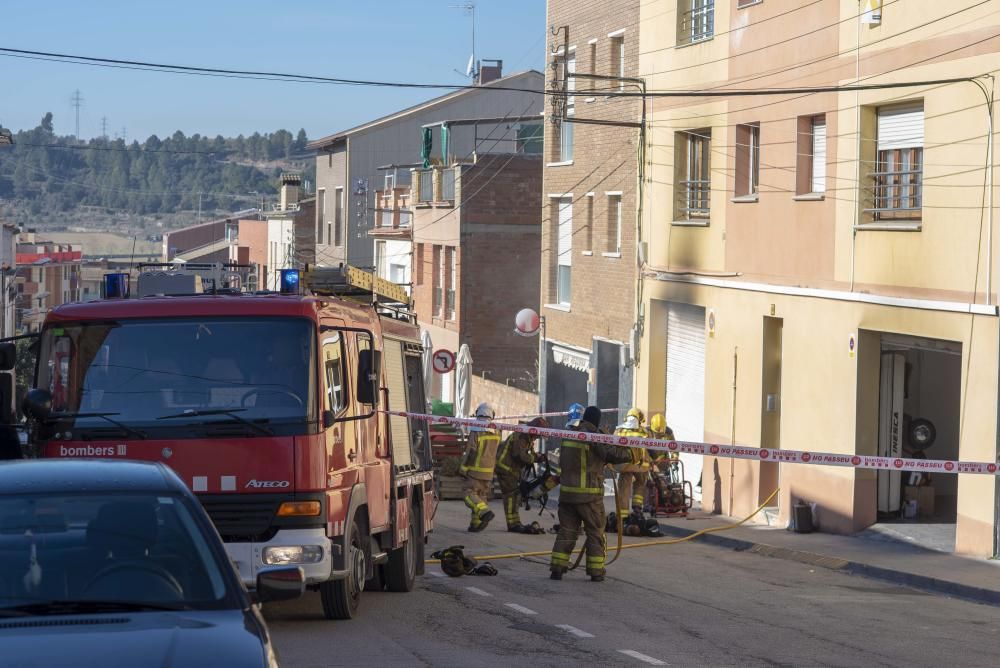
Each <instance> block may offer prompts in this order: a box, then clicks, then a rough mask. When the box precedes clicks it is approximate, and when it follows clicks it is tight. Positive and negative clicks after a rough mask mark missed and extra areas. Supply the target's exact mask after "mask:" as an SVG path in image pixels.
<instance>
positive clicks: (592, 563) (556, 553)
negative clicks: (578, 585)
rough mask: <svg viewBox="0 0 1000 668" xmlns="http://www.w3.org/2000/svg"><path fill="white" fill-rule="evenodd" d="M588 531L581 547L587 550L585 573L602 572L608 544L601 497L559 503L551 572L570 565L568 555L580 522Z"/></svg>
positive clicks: (571, 552)
mask: <svg viewBox="0 0 1000 668" xmlns="http://www.w3.org/2000/svg"><path fill="white" fill-rule="evenodd" d="M581 524H582V525H583V531H584V533H586V534H587V540H586V542H585V543H584V547H585V549H586V552H587V575H604V557H605V555H606V554H607V551H608V546H607V542H606V540H605V537H604V499H601V498H598V499H594V500H593V501H584V502H583V503H566V502H563V501H560V502H559V533H558V535H557V536H556V542H555V545H553V546H552V561H551V563H550V566H549V567H550V568H551V570H553V571H559V572H562V571H565V570H566V569H568V568H569V565H570V555H572V554H573V548H575V547H576V538H577V536H579V535H580V525H581Z"/></svg>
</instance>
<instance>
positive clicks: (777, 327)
mask: <svg viewBox="0 0 1000 668" xmlns="http://www.w3.org/2000/svg"><path fill="white" fill-rule="evenodd" d="M783 325H784V321H783V320H782V319H781V318H771V317H765V318H764V345H763V347H762V356H763V359H762V360H761V388H760V393H761V407H760V447H762V448H767V449H769V450H777V449H779V448H780V447H781V334H782V329H783ZM779 471H780V465H779V464H778V463H777V462H761V464H760V481H759V485H758V489H757V497H758V498H757V503H762V502H763V501H764V499H766V498H767V497H768V496H770V495H771V492H773V491H774V490H775V488H777V487H778V484H779V482H778V477H779Z"/></svg>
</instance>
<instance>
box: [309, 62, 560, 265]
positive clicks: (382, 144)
mask: <svg viewBox="0 0 1000 668" xmlns="http://www.w3.org/2000/svg"><path fill="white" fill-rule="evenodd" d="M501 65H502V63H500V62H499V61H498V63H497V66H496V67H490V68H486V67H484V68H483V70H482V72H483V76H482V82H481V83H480V85H478V86H476V87H469V88H464V89H462V90H458V91H454V92H451V93H448V94H446V95H442V96H440V97H437V98H434V99H432V100H428V101H427V102H423V103H421V104H418V105H415V106H413V107H409V108H408V109H403V110H402V111H399V112H396V113H393V114H389V115H388V116H383V117H382V118H378V119H375V120H373V121H370V122H367V123H363V124H361V125H358V126H356V127H353V128H350V129H348V130H343V131H341V132H337V133H335V134H332V135H329V136H327V137H323V138H322V139H317V140H316V141H313V142H311V143H310V144H308V148H309V149H312V150H315V151H316V152H317V156H316V227H315V234H316V237H315V253H316V262H317V264H320V265H325V266H337V265H338V264H340V263H344V262H346V263H348V264H351V265H354V266H359V267H366V268H373V267H374V266H375V257H374V253H373V246H372V242H371V240H370V239H369V238H368V234H367V233H368V231H369V230H371V229H372V228H373V227H375V215H376V214H375V209H376V206H377V204H376V191H379V190H388V189H392V188H394V187H399V186H406V185H409V172H408V170H405V169H404V170H384V169H383V170H380V166H385V165H393V164H400V165H402V164H407V163H412V162H413V161H414V159H415V158H418V157H421V153H422V150H423V153H424V156H423V157H425V158H426V159H427V160H428V162H429V163H430V164H451V163H452V162H455V161H464V160H469V159H472V158H473V156H475V155H476V154H483V153H508V154H509V153H513V152H515V147H516V146H517V145H518V144H519V142H523V141H524V137H523V131H522V129H521V127H522V124H524V123H529V124H530V125H531V126H532V132H534V127H535V126H537V124H538V120H539V119H540V114H541V112H542V109H543V105H544V99H543V97H544V96H543V95H541V92H542V85H543V80H544V77H543V75H542V74H541V73H540V72H536V71H534V70H529V71H526V72H520V73H517V74H512V75H510V76H506V77H502V76H501V67H500V66H501ZM487 72H489V74H487ZM490 77H497V78H495V79H491V78H490ZM442 119H464V120H466V121H468V120H470V119H480V120H481V122H480V123H465V124H461V125H456V127H454V128H452V129H450V131H446V132H444V133H441V132H438V133H431V132H430V131H429V128H426V127H425V126H427V125H428V124H434V123H438V122H440V121H441V120H442ZM426 149H429V150H426Z"/></svg>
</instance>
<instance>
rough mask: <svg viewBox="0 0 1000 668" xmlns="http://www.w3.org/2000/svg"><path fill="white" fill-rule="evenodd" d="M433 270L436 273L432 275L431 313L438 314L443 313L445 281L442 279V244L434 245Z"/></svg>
mask: <svg viewBox="0 0 1000 668" xmlns="http://www.w3.org/2000/svg"><path fill="white" fill-rule="evenodd" d="M432 259H433V263H434V266H433V271H434V274H433V275H432V276H431V280H432V281H433V287H432V291H433V297H432V302H431V313H432V314H433V315H438V314H439V313H441V301H442V300H441V297H442V294H441V290H442V285H443V283H444V281H443V280H442V263H441V246H434V251H433V258H432Z"/></svg>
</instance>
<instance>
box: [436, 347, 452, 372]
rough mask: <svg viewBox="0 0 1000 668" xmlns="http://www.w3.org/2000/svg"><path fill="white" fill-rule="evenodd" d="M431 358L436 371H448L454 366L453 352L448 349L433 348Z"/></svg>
mask: <svg viewBox="0 0 1000 668" xmlns="http://www.w3.org/2000/svg"><path fill="white" fill-rule="evenodd" d="M431 360H432V361H431V364H432V365H433V366H434V371H436V372H437V373H448V372H449V371H451V370H452V369H454V368H455V353H453V352H451V351H450V350H444V349H441V350H435V351H434V356H433V357H432V358H431Z"/></svg>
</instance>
